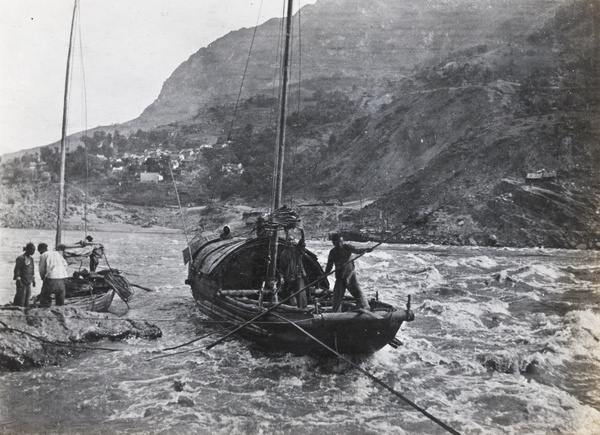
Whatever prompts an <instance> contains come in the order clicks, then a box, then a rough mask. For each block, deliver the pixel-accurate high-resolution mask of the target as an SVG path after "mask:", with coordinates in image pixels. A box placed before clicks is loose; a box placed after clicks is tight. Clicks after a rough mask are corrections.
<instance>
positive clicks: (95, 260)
mask: <svg viewBox="0 0 600 435" xmlns="http://www.w3.org/2000/svg"><path fill="white" fill-rule="evenodd" d="M79 244H81V245H82V246H93V249H92V252H91V253H90V272H95V271H96V268H97V267H98V264H100V259H101V258H102V256H103V255H104V246H103V245H102V243H94V238H93V237H92V236H87V237H86V238H85V240H82V241H81V242H79Z"/></svg>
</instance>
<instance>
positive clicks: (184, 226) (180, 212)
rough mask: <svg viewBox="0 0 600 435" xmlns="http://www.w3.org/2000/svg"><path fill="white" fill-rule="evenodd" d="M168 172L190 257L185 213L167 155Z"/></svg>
mask: <svg viewBox="0 0 600 435" xmlns="http://www.w3.org/2000/svg"><path fill="white" fill-rule="evenodd" d="M169 172H170V173H171V180H173V186H174V187H175V196H177V205H178V206H179V214H180V215H181V221H182V222H183V234H185V243H186V245H187V248H188V252H189V254H190V258H192V248H190V240H189V238H188V234H187V228H186V225H185V215H184V213H183V208H182V207H181V201H180V200H179V191H178V190H177V183H176V182H175V176H174V175H173V169H172V168H171V158H170V157H169Z"/></svg>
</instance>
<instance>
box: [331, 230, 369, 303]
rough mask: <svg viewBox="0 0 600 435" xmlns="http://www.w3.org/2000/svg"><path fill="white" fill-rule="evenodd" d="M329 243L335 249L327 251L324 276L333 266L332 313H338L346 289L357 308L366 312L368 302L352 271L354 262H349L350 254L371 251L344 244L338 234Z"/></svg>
mask: <svg viewBox="0 0 600 435" xmlns="http://www.w3.org/2000/svg"><path fill="white" fill-rule="evenodd" d="M331 241H332V243H333V244H334V246H335V247H334V248H333V249H332V250H331V251H329V258H328V259H327V267H326V268H325V274H328V273H329V272H331V269H332V268H333V266H334V265H335V286H334V288H333V312H334V313H338V312H340V311H341V307H342V299H343V297H344V293H345V292H346V289H348V291H349V292H350V294H351V295H352V296H354V298H356V306H357V308H365V309H367V310H368V309H369V302H368V301H367V298H366V296H365V294H364V293H363V291H362V290H361V288H360V285H359V284H358V280H357V279H356V273H355V271H354V261H353V260H350V257H351V256H352V254H364V253H365V252H371V251H372V249H371V248H365V249H358V248H355V247H354V246H352V245H348V244H345V243H344V239H343V238H342V236H341V235H339V234H334V235H333V236H332V237H331Z"/></svg>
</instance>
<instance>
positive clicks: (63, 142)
mask: <svg viewBox="0 0 600 435" xmlns="http://www.w3.org/2000/svg"><path fill="white" fill-rule="evenodd" d="M77 3H78V0H75V3H74V5H73V18H72V19H71V33H70V35H69V52H68V54H67V73H66V76H65V96H64V100H63V121H62V134H61V138H60V179H59V182H60V184H59V189H58V212H57V217H56V240H55V243H56V246H58V245H60V244H61V243H62V224H63V214H64V198H65V161H66V159H67V114H68V103H69V75H70V72H71V51H72V50H73V35H74V34H75V12H76V11H77Z"/></svg>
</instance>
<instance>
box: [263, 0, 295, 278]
mask: <svg viewBox="0 0 600 435" xmlns="http://www.w3.org/2000/svg"><path fill="white" fill-rule="evenodd" d="M293 3H294V1H293V0H288V2H287V16H286V24H285V43H284V48H283V62H282V64H283V65H282V83H281V94H280V100H279V122H278V126H277V148H276V156H277V161H276V166H275V182H274V184H275V191H274V192H273V198H272V200H273V202H272V209H273V210H277V209H278V208H279V207H281V205H282V204H281V198H282V191H283V158H284V155H285V116H286V109H287V88H288V81H289V74H290V73H289V69H290V41H291V37H292V10H293ZM278 237H279V236H278V234H277V228H275V230H274V231H273V234H272V235H271V249H270V254H269V255H270V258H271V262H270V265H269V278H270V280H271V283H274V282H275V280H276V271H277V238H278Z"/></svg>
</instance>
